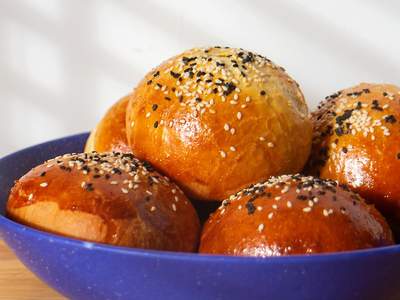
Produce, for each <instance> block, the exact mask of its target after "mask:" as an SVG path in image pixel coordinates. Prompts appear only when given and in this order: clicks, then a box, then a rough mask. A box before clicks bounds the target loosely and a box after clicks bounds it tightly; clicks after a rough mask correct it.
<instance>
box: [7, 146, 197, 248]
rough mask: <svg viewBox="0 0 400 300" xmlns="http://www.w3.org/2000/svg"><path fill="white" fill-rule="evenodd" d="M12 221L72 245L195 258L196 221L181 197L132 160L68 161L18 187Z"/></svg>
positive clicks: (111, 156)
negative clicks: (155, 251)
mask: <svg viewBox="0 0 400 300" xmlns="http://www.w3.org/2000/svg"><path fill="white" fill-rule="evenodd" d="M6 210H7V215H8V216H9V217H11V218H12V219H14V220H16V221H18V222H21V223H23V224H26V225H29V226H32V227H34V228H37V229H41V230H45V231H49V232H52V233H56V234H60V235H63V236H67V237H72V238H77V239H82V240H87V241H92V242H99V243H107V244H112V245H118V246H128V247H139V248H148V249H158V250H171V251H194V250H196V247H197V243H198V235H199V230H200V228H199V220H198V217H197V214H196V211H195V210H194V208H193V207H192V205H191V203H190V202H189V201H188V199H187V198H186V197H185V195H184V194H183V193H182V192H181V190H180V189H179V188H178V187H177V186H176V185H175V184H173V183H172V182H170V181H169V179H168V178H167V177H164V176H161V175H160V174H159V173H157V172H156V171H154V170H153V168H152V166H151V165H150V164H148V163H147V162H141V161H139V160H138V159H136V158H134V157H133V155H132V154H121V153H104V154H97V153H91V154H87V153H86V154H72V155H70V154H67V155H64V156H62V157H57V158H55V159H52V160H50V161H48V162H46V163H44V164H42V165H40V166H38V167H36V168H34V169H32V170H31V171H30V172H28V173H27V174H26V175H25V176H23V177H22V178H21V179H20V180H18V181H17V182H16V184H15V186H14V187H13V189H12V191H11V194H10V196H9V199H8V203H7V209H6Z"/></svg>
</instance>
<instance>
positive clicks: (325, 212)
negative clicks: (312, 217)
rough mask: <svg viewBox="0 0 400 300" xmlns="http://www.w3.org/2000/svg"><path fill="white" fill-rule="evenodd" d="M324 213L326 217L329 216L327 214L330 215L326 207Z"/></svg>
mask: <svg viewBox="0 0 400 300" xmlns="http://www.w3.org/2000/svg"><path fill="white" fill-rule="evenodd" d="M322 213H323V215H324V216H325V217H327V216H329V213H328V211H327V210H326V209H325V208H324V210H323V211H322Z"/></svg>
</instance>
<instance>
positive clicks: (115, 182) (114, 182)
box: [110, 181, 118, 185]
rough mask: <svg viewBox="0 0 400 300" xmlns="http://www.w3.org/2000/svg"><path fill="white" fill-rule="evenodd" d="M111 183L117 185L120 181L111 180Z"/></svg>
mask: <svg viewBox="0 0 400 300" xmlns="http://www.w3.org/2000/svg"><path fill="white" fill-rule="evenodd" d="M110 184H112V185H116V184H118V181H110Z"/></svg>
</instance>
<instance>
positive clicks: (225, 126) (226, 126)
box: [224, 123, 229, 131]
mask: <svg viewBox="0 0 400 300" xmlns="http://www.w3.org/2000/svg"><path fill="white" fill-rule="evenodd" d="M224 130H225V131H228V130H229V124H228V123H225V125H224Z"/></svg>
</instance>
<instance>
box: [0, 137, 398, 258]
mask: <svg viewBox="0 0 400 300" xmlns="http://www.w3.org/2000/svg"><path fill="white" fill-rule="evenodd" d="M85 135H88V132H84V133H78V134H73V135H68V136H65V137H62V138H58V139H53V140H50V141H47V142H43V143H40V144H37V145H33V146H30V147H27V148H24V149H21V150H18V151H16V152H13V153H10V154H8V155H6V156H3V157H1V158H0V161H2V160H6V159H9V158H11V157H12V156H15V155H17V154H23V153H24V152H29V151H31V150H32V149H35V148H38V147H40V146H43V145H47V144H51V143H55V142H61V141H62V140H70V139H73V138H79V137H83V136H85ZM0 229H3V230H4V231H5V234H3V235H2V234H1V232H0V239H1V238H3V240H4V241H5V242H6V240H5V239H4V235H7V234H9V233H11V232H13V233H14V234H15V233H18V234H21V235H26V236H29V237H30V238H36V239H38V240H47V242H51V243H57V244H59V245H67V246H73V247H78V248H81V249H88V250H97V251H103V252H105V253H106V252H110V253H113V254H123V255H129V256H132V255H133V256H138V257H148V258H157V259H174V260H195V261H199V262H201V261H207V262H210V261H212V262H220V261H223V262H230V263H246V264H247V263H260V262H264V263H280V264H291V263H301V262H304V263H309V262H316V263H321V262H325V261H330V260H349V259H355V258H357V259H360V258H368V257H370V256H382V255H390V254H400V244H395V245H390V246H383V247H375V248H368V249H359V250H351V251H342V252H329V253H316V254H309V255H308V254H298V255H287V256H269V257H252V256H230V255H221V254H204V253H196V252H175V251H165V250H152V249H141V248H129V247H123V246H114V245H108V244H103V243H97V242H90V241H84V240H79V239H75V238H70V237H65V236H62V235H58V234H55V233H50V232H46V231H42V230H38V229H35V228H33V227H30V226H27V225H23V224H20V223H17V222H15V221H13V220H11V219H9V218H7V217H6V216H5V215H4V214H3V213H0ZM0 231H1V230H0Z"/></svg>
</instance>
